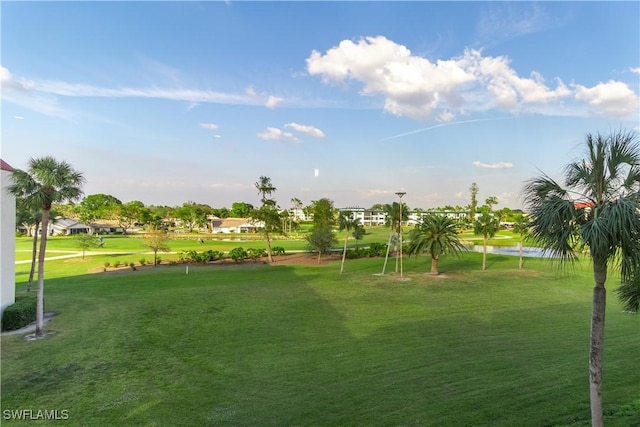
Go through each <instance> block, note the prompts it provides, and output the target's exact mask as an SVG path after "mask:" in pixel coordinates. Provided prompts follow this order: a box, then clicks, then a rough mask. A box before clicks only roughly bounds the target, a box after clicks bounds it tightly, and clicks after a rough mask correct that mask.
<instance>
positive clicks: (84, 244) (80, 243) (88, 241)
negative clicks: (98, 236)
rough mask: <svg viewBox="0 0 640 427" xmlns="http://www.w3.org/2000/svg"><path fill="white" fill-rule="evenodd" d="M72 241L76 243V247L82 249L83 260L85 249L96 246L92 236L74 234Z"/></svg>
mask: <svg viewBox="0 0 640 427" xmlns="http://www.w3.org/2000/svg"><path fill="white" fill-rule="evenodd" d="M74 240H75V241H76V246H77V247H79V248H80V249H82V259H84V254H85V251H86V250H87V249H89V248H93V247H95V246H96V240H95V239H94V238H93V236H90V235H89V234H86V233H80V234H76V236H75V237H74Z"/></svg>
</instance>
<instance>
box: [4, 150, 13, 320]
mask: <svg viewBox="0 0 640 427" xmlns="http://www.w3.org/2000/svg"><path fill="white" fill-rule="evenodd" d="M12 171H13V168H12V167H11V166H9V165H8V164H7V163H5V162H4V160H2V159H0V191H1V193H0V219H1V220H0V313H1V312H2V311H4V309H5V307H7V306H9V305H11V304H13V303H14V302H15V301H16V199H15V197H14V196H13V195H12V194H10V193H9V192H8V191H7V187H8V186H9V185H10V184H11V182H12V178H11V176H12Z"/></svg>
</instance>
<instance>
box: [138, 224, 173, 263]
mask: <svg viewBox="0 0 640 427" xmlns="http://www.w3.org/2000/svg"><path fill="white" fill-rule="evenodd" d="M144 238H145V239H146V246H147V247H148V248H149V249H151V250H152V251H153V266H154V267H155V266H156V265H158V252H169V250H170V249H169V246H167V240H169V236H168V235H167V232H166V231H164V230H157V229H155V230H151V231H150V232H149V233H147V234H146V236H144Z"/></svg>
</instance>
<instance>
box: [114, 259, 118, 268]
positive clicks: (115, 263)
mask: <svg viewBox="0 0 640 427" xmlns="http://www.w3.org/2000/svg"><path fill="white" fill-rule="evenodd" d="M113 266H114V267H115V268H118V267H120V261H119V260H115V261H114V262H113Z"/></svg>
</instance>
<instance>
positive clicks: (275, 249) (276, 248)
mask: <svg viewBox="0 0 640 427" xmlns="http://www.w3.org/2000/svg"><path fill="white" fill-rule="evenodd" d="M271 255H284V248H283V247H282V246H274V247H273V248H271Z"/></svg>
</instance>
